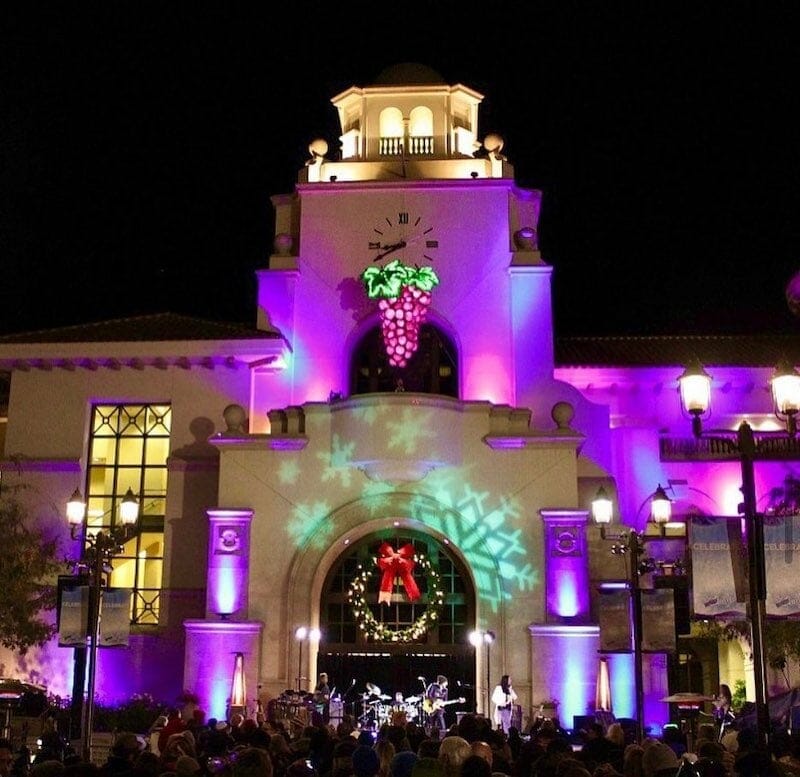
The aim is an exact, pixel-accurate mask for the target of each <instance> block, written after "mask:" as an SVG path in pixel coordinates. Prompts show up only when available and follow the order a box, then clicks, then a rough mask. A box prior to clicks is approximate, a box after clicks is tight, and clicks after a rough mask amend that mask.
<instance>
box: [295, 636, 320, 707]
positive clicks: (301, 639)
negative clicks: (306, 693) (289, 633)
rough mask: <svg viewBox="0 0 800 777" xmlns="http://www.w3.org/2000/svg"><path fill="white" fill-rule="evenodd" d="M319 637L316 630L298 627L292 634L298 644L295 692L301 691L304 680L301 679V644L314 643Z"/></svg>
mask: <svg viewBox="0 0 800 777" xmlns="http://www.w3.org/2000/svg"><path fill="white" fill-rule="evenodd" d="M320 636H321V633H320V630H319V629H316V628H309V627H308V626H298V627H297V629H296V630H295V632H294V637H295V639H296V640H297V642H298V651H297V692H298V693H300V691H301V690H302V681H303V680H304V679H306V678H304V677H303V643H304V642H306V641H308V642H312V641H313V642H316V641H317V640H318V639H319V638H320Z"/></svg>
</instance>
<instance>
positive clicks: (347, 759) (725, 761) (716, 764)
mask: <svg viewBox="0 0 800 777" xmlns="http://www.w3.org/2000/svg"><path fill="white" fill-rule="evenodd" d="M501 685H502V683H501ZM508 688H509V685H508V683H506V684H505V689H501V690H502V692H503V694H504V695H505V696H509V697H510V696H511V694H510V693H508V690H507V689H508ZM499 700H500V699H499ZM500 701H505V699H501V700H500ZM501 706H502V705H501ZM720 731H721V730H720V727H719V725H715V724H713V723H709V724H704V725H701V726H700V727H699V730H698V732H697V736H696V737H694V738H693V739H692V740H690V741H689V742H687V739H686V737H685V736H684V735H683V734H682V733H681V732H680V731H679V730H678V729H677V727H666V728H665V730H664V733H663V734H662V736H660V737H652V738H646V739H645V740H644V741H642V742H632V741H631V739H630V732H627V731H626V730H624V729H623V727H622V725H621V724H620V723H619V722H611V723H610V724H609V725H608V726H607V727H606V726H605V725H604V724H603V723H601V722H599V721H595V722H594V723H591V724H590V725H589V726H588V727H587V728H586V729H585V730H582V731H581V732H580V737H579V741H577V742H576V740H575V737H570V736H568V734H567V732H565V731H564V730H562V729H561V728H560V726H559V724H558V721H557V720H552V719H541V718H540V719H536V720H535V722H534V723H533V725H531V726H530V728H528V729H527V730H526V731H524V732H520V731H518V730H517V729H516V728H514V727H513V726H511V727H510V728H509V729H508V730H507V731H506V730H504V726H503V721H501V722H500V724H499V725H497V724H495V723H493V721H492V720H490V719H488V718H486V717H484V716H482V715H476V714H472V713H468V714H464V715H462V716H460V718H459V720H458V721H457V722H456V723H454V724H453V725H451V726H449V727H448V728H447V729H445V730H444V731H440V730H439V729H438V728H436V727H433V728H430V727H429V728H427V729H426V728H424V727H422V726H420V725H418V724H417V723H415V722H414V721H409V720H407V719H406V718H405V716H404V715H403V713H398V714H397V715H395V716H393V718H392V720H391V722H389V723H386V724H384V725H382V726H381V727H380V728H379V729H378V730H377V731H372V730H359V728H358V725H357V721H355V720H354V719H353V718H351V717H350V716H345V717H344V718H343V719H342V720H341V722H339V723H338V724H337V725H336V726H333V725H331V724H320V723H316V724H314V723H312V722H311V721H310V720H300V719H293V720H290V721H285V720H284V721H269V720H264V719H260V718H244V717H243V716H242V715H239V714H236V715H232V716H231V719H230V720H229V721H216V720H213V719H210V720H207V721H206V720H204V716H203V714H202V713H200V712H199V711H198V712H195V714H194V715H192V716H191V718H189V719H187V720H185V719H184V718H183V717H182V715H181V713H180V711H178V710H174V711H173V712H171V713H170V714H169V715H167V716H163V717H160V718H159V719H158V720H157V721H155V723H154V725H153V726H152V727H151V731H150V732H148V735H147V736H143V735H138V734H135V733H132V732H122V733H119V734H117V735H116V737H115V739H114V742H113V746H112V748H111V751H110V754H109V755H108V758H107V759H105V761H104V763H102V764H92V763H86V762H85V761H83V760H81V758H80V757H79V756H78V755H77V754H76V753H75V752H74V751H73V750H71V749H70V748H69V747H68V746H66V745H65V744H64V743H63V742H61V743H59V741H58V739H57V738H50V739H49V740H46V741H44V742H43V746H42V748H41V750H40V751H39V752H38V753H36V754H35V755H34V756H33V757H31V754H30V753H28V752H27V751H25V750H20V751H17V752H15V751H14V748H13V746H12V743H11V742H10V741H9V740H2V739H0V777H504V776H505V777H617V776H620V777H751V776H755V775H758V777H772V776H773V775H777V776H778V777H800V732H796V734H795V735H794V736H793V735H790V734H788V733H787V732H782V733H780V734H777V733H776V734H774V735H773V736H772V737H771V740H770V751H769V752H764V751H761V750H759V749H758V747H757V741H756V737H755V735H754V732H753V731H752V730H751V729H748V728H744V729H742V730H740V731H736V730H735V729H731V730H729V731H727V732H725V733H724V736H722V737H721V736H720Z"/></svg>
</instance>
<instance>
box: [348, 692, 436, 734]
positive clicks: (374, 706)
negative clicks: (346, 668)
mask: <svg viewBox="0 0 800 777" xmlns="http://www.w3.org/2000/svg"><path fill="white" fill-rule="evenodd" d="M366 688H367V692H366V693H364V694H362V696H361V709H362V714H361V715H360V716H359V718H358V722H359V724H360V726H361V728H379V727H380V726H382V725H383V724H384V723H391V722H392V716H393V715H394V714H395V713H397V712H404V713H405V715H406V720H414V719H415V718H416V717H417V716H418V715H419V705H420V704H421V702H422V697H420V696H408V697H406V698H403V697H402V696H401V695H400V694H397V695H396V696H395V699H394V701H392V697H391V696H389V694H386V693H383V692H382V691H381V689H380V688H379V687H378V686H377V685H375V683H366ZM387 702H391V703H387Z"/></svg>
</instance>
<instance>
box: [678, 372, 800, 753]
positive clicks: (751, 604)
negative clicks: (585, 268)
mask: <svg viewBox="0 0 800 777" xmlns="http://www.w3.org/2000/svg"><path fill="white" fill-rule="evenodd" d="M678 385H679V387H680V393H681V403H682V406H683V409H684V410H685V411H686V412H687V413H688V414H689V415H690V416H691V418H692V433H693V434H694V437H695V439H696V440H698V441H699V440H701V439H702V440H704V441H706V442H708V443H710V444H713V445H714V448H715V451H716V455H717V456H719V457H721V458H732V459H733V458H736V459H738V461H739V466H740V468H741V477H742V503H741V505H740V506H739V509H740V512H741V514H742V515H743V516H744V525H745V532H746V534H747V560H748V564H749V569H750V572H749V574H748V576H747V579H748V614H749V616H750V634H751V645H752V650H753V685H754V690H755V707H756V737H757V740H758V744H759V746H760V747H766V746H767V744H768V743H769V734H770V725H771V724H770V715H769V705H768V702H769V699H768V694H767V687H768V686H767V666H766V655H765V650H764V624H765V623H766V599H767V576H766V560H765V555H764V523H763V521H762V520H760V516H759V514H758V509H757V499H756V486H755V475H754V463H755V462H756V461H758V460H765V461H766V460H773V461H774V460H783V461H786V460H797V459H800V449H798V447H797V445H796V444H795V439H794V438H795V435H796V433H797V419H796V416H797V414H798V411H800V374H798V373H797V371H796V370H795V369H794V368H793V367H791V366H789V365H786V364H780V365H778V367H777V369H776V370H775V374H774V375H773V377H772V379H771V387H772V398H773V402H774V408H775V414H776V415H777V416H778V417H779V418H781V419H782V420H784V421H785V423H786V435H785V436H783V437H782V438H779V439H775V438H765V439H764V441H763V450H762V445H761V444H760V443H759V442H758V441H757V440H756V438H755V435H754V434H753V430H752V428H751V427H750V425H749V424H748V423H747V421H742V423H741V424H740V425H739V428H738V429H737V431H736V439H735V442H734V441H733V440H732V439H731V435H730V433H728V434H724V433H722V432H711V433H706V432H704V431H703V428H702V420H701V419H702V418H703V417H705V416H706V415H708V412H709V408H710V404H711V376H710V375H709V374H708V373H707V372H706V371H705V370H704V369H703V367H702V365H700V364H699V363H694V364H692V365H690V366H689V367H687V368H686V369H685V370H684V372H683V374H682V375H680V377H679V378H678Z"/></svg>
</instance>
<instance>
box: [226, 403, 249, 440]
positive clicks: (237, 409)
mask: <svg viewBox="0 0 800 777" xmlns="http://www.w3.org/2000/svg"><path fill="white" fill-rule="evenodd" d="M222 417H223V418H224V419H225V427H226V429H225V434H247V429H246V428H245V425H246V424H247V414H246V413H245V411H244V408H243V407H242V406H241V405H228V406H227V407H226V408H225V409H224V410H223V411H222Z"/></svg>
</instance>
